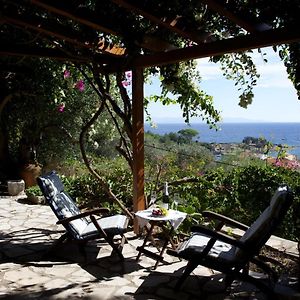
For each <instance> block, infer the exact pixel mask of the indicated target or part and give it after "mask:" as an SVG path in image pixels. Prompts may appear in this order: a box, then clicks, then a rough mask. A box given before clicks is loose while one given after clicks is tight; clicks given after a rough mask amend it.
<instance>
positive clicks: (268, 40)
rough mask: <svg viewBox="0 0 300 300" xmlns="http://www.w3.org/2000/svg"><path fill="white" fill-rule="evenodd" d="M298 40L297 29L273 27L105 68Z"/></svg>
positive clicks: (169, 61)
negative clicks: (272, 28)
mask: <svg viewBox="0 0 300 300" xmlns="http://www.w3.org/2000/svg"><path fill="white" fill-rule="evenodd" d="M298 41H300V32H299V31H298V30H289V29H274V30H268V31H264V32H259V33H255V34H248V35H244V36H238V37H234V38H229V39H224V40H220V41H215V42H210V43H203V44H201V45H197V46H193V47H188V48H182V49H178V50H172V51H168V52H161V53H155V54H152V55H140V56H138V57H136V58H133V59H132V60H131V61H129V62H126V64H124V65H123V66H121V65H119V66H118V69H114V68H111V69H107V71H108V72H115V71H117V70H120V68H122V69H123V68H124V69H131V68H134V67H143V68H145V67H152V66H160V65H167V64H172V63H177V62H180V61H185V60H191V59H198V58H204V57H211V56H217V55H223V54H226V53H233V52H240V51H246V50H250V49H256V48H264V47H269V46H273V45H279V44H289V43H293V42H298Z"/></svg>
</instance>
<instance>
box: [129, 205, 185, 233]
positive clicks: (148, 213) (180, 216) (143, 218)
mask: <svg viewBox="0 0 300 300" xmlns="http://www.w3.org/2000/svg"><path fill="white" fill-rule="evenodd" d="M152 211H153V209H146V210H140V211H137V212H136V213H135V216H136V217H137V219H138V223H139V226H140V227H144V226H145V225H146V224H147V223H148V222H149V221H156V222H163V221H164V222H168V221H169V222H170V223H171V225H172V226H173V227H174V229H176V228H177V227H178V226H179V225H180V224H181V223H182V222H183V220H184V219H185V218H186V216H187V214H186V213H184V212H181V211H178V210H173V209H168V213H167V215H165V216H157V215H153V214H152Z"/></svg>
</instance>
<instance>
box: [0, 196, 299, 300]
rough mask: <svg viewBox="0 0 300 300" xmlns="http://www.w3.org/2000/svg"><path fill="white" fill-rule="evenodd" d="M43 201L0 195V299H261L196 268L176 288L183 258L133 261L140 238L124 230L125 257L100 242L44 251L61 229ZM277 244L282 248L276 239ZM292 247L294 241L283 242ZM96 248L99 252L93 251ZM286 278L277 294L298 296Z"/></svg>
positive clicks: (246, 286)
mask: <svg viewBox="0 0 300 300" xmlns="http://www.w3.org/2000/svg"><path fill="white" fill-rule="evenodd" d="M55 222H56V218H55V216H54V215H53V213H52V211H51V210H50V208H49V207H48V206H45V205H33V204H29V203H26V200H24V199H18V198H17V197H2V198H0V262H1V263H0V299H7V300H10V299H41V300H44V299H72V300H73V299H85V300H92V299H99V300H105V299H110V300H111V299H114V300H119V299H138V300H142V299H180V300H193V299H208V300H211V299H266V296H265V295H264V294H263V293H262V292H260V291H259V290H257V289H256V288H255V287H253V286H251V285H250V284H246V283H239V282H234V284H233V285H232V288H231V290H230V291H229V292H226V293H225V292H224V290H223V289H222V287H223V286H222V283H221V282H220V279H222V275H221V274H218V273H216V272H213V271H212V270H209V269H206V268H204V267H198V268H197V269H196V270H195V272H194V273H193V275H192V276H190V277H189V278H188V279H187V281H186V282H185V284H184V285H183V287H182V288H181V290H180V291H179V292H174V289H173V288H174V285H175V283H176V280H177V279H178V278H179V275H180V274H181V272H182V270H183V268H184V266H185V265H186V262H185V261H179V260H178V259H175V258H172V257H170V256H168V255H166V256H165V258H166V260H167V261H168V264H161V265H159V267H158V268H157V269H156V270H155V271H154V270H152V269H151V267H152V266H153V265H154V261H153V260H152V259H150V258H147V257H145V256H143V255H142V257H141V259H140V261H138V262H137V261H136V255H137V252H136V247H137V246H138V245H141V243H142V239H140V238H137V237H136V236H134V234H133V233H132V232H131V233H130V232H129V233H128V234H127V237H128V239H129V243H127V244H125V247H124V249H123V254H124V256H125V261H124V262H120V261H119V259H118V257H117V256H110V252H111V248H109V247H108V246H107V244H105V243H101V242H98V243H96V242H94V243H89V244H88V247H87V251H88V257H89V260H88V261H87V262H86V261H84V260H83V258H82V257H81V256H80V254H79V253H78V251H77V247H76V245H74V244H72V243H65V244H64V245H62V246H61V247H60V248H59V249H58V250H57V252H56V255H55V256H54V255H50V256H49V255H48V257H47V258H46V257H45V256H44V254H45V253H46V251H47V250H48V249H49V248H50V247H51V245H52V243H53V241H55V240H56V239H57V238H58V237H59V236H60V235H61V234H62V232H64V230H63V228H62V227H60V226H58V225H55ZM276 243H277V246H278V245H279V246H280V247H285V244H284V241H283V240H278V239H276ZM288 247H289V251H290V252H293V251H295V243H294V244H293V243H290V244H289V245H288ZM99 249H100V251H99ZM286 283H287V280H284V281H282V283H281V284H280V285H277V286H276V291H277V292H278V294H279V297H278V299H300V295H299V294H297V293H296V292H295V290H293V289H291V287H293V285H290V286H289V287H287V285H286Z"/></svg>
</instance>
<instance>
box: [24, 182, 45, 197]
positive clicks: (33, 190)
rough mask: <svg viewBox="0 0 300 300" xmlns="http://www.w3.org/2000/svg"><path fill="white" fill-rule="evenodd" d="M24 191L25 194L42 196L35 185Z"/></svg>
mask: <svg viewBox="0 0 300 300" xmlns="http://www.w3.org/2000/svg"><path fill="white" fill-rule="evenodd" d="M25 193H26V195H27V196H43V194H42V191H41V189H40V188H39V186H37V185H34V186H31V187H28V188H27V189H25Z"/></svg>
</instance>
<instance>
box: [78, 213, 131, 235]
mask: <svg viewBox="0 0 300 300" xmlns="http://www.w3.org/2000/svg"><path fill="white" fill-rule="evenodd" d="M97 222H98V224H99V225H100V227H101V228H102V229H103V230H104V231H105V232H106V233H107V234H109V235H116V234H120V233H124V232H125V230H126V229H127V225H128V218H127V217H126V216H124V215H114V216H110V217H104V218H100V219H98V220H97ZM97 232H98V230H97V228H96V227H95V225H94V224H93V223H92V222H90V223H89V224H88V225H87V226H86V227H85V228H84V230H83V231H82V232H81V233H80V235H81V236H82V237H85V236H87V235H92V234H95V233H97Z"/></svg>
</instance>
